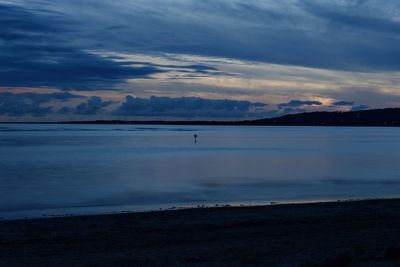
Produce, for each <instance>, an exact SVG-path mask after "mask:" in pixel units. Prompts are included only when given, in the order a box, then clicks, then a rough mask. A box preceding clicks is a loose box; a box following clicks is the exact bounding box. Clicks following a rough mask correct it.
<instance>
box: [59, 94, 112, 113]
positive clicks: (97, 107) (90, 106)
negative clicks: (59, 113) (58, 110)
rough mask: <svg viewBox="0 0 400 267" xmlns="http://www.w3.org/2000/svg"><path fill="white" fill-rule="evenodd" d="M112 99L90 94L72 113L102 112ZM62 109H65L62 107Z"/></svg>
mask: <svg viewBox="0 0 400 267" xmlns="http://www.w3.org/2000/svg"><path fill="white" fill-rule="evenodd" d="M111 104H112V101H103V99H102V98H101V97H98V96H92V97H91V98H89V99H88V100H87V101H86V102H85V103H81V104H79V105H78V106H76V108H75V110H74V113H75V114H78V115H96V114H100V113H103V112H104V110H105V109H104V108H106V107H107V106H109V105H111ZM64 111H66V110H65V109H64Z"/></svg>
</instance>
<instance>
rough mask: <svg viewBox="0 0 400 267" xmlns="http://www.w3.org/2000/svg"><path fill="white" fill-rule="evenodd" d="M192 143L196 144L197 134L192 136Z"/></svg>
mask: <svg viewBox="0 0 400 267" xmlns="http://www.w3.org/2000/svg"><path fill="white" fill-rule="evenodd" d="M194 143H195V144H197V134H195V135H194Z"/></svg>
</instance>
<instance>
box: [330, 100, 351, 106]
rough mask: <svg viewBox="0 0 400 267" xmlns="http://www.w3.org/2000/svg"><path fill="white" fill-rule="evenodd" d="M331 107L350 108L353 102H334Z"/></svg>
mask: <svg viewBox="0 0 400 267" xmlns="http://www.w3.org/2000/svg"><path fill="white" fill-rule="evenodd" d="M332 105H334V106H342V107H351V106H353V105H354V102H353V101H336V102H334V103H333V104H332Z"/></svg>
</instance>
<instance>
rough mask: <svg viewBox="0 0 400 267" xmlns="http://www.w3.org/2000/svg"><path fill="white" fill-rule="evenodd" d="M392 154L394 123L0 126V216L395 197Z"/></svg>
mask: <svg viewBox="0 0 400 267" xmlns="http://www.w3.org/2000/svg"><path fill="white" fill-rule="evenodd" d="M195 133H196V134H198V136H199V138H198V141H199V143H198V144H194V142H193V141H194V139H193V135H194V134H195ZM399 156H400V128H325V127H319V128H318V127H215V126H132V125H105V126H102V125H46V124H37V125H28V124H25V125H23V124H0V217H2V218H3V219H4V218H15V217H24V216H29V217H32V216H34V217H36V216H42V215H43V214H47V215H61V214H71V213H73V214H82V213H98V212H111V211H123V210H148V209H155V208H160V207H172V206H179V207H180V206H192V205H197V204H207V205H212V204H215V203H225V204H228V203H229V204H241V203H244V204H255V203H269V202H271V201H278V202H279V201H313V200H335V199H349V198H370V197H371V198H374V197H396V196H397V197H399V196H400V157H399Z"/></svg>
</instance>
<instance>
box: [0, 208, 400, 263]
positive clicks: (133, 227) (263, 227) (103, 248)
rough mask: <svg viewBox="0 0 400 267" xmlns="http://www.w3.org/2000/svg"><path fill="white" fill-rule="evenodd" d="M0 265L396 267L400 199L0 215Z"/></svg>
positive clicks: (399, 249)
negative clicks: (23, 216) (22, 216)
mask: <svg viewBox="0 0 400 267" xmlns="http://www.w3.org/2000/svg"><path fill="white" fill-rule="evenodd" d="M0 266H307V267H311V266H400V200H370V201H354V202H335V203H317V204H292V205H273V206H265V207H243V208H229V207H228V208H205V209H188V210H177V211H161V212H149V213H133V214H118V215H101V216H82V217H65V218H52V219H36V220H22V221H3V222H0Z"/></svg>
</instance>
